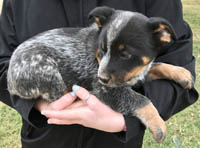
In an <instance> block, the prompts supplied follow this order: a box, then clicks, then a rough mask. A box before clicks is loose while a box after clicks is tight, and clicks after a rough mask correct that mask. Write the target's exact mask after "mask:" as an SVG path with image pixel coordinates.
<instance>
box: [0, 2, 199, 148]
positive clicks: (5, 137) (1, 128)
mask: <svg viewBox="0 0 200 148" xmlns="http://www.w3.org/2000/svg"><path fill="white" fill-rule="evenodd" d="M1 2H2V0H0V10H1ZM182 2H183V8H184V18H185V20H186V21H187V22H188V23H189V24H190V26H191V27H192V30H193V33H194V55H195V57H196V59H197V61H196V70H197V81H196V84H195V86H196V88H197V90H198V91H199V92H200V67H199V66H200V14H199V9H200V1H199V0H182ZM0 121H1V124H0V148H20V147H21V143H20V129H21V117H20V116H19V114H18V113H17V112H16V111H15V110H13V109H11V108H10V107H8V106H6V105H4V104H2V103H0ZM199 133H200V101H197V102H196V103H195V104H194V105H192V106H190V107H188V108H187V109H185V110H184V111H182V112H180V113H178V114H176V115H175V116H173V117H172V118H171V119H170V120H168V121H167V136H166V139H165V141H164V142H163V143H162V144H160V145H158V144H156V143H155V142H154V140H152V136H151V134H150V133H149V132H148V131H146V134H145V140H144V145H143V148H158V147H159V148H199V147H200V141H199V139H200V134H199Z"/></svg>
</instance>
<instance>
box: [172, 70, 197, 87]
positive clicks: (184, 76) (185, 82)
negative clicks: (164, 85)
mask: <svg viewBox="0 0 200 148" xmlns="http://www.w3.org/2000/svg"><path fill="white" fill-rule="evenodd" d="M174 72H175V73H177V76H176V79H175V80H176V82H177V83H178V84H180V85H181V86H182V87H183V88H185V89H191V88H192V87H193V86H194V78H193V76H192V74H191V72H190V71H189V70H187V69H185V68H182V67H177V68H176V70H175V71H174Z"/></svg>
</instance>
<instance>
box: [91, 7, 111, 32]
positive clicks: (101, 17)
mask: <svg viewBox="0 0 200 148" xmlns="http://www.w3.org/2000/svg"><path fill="white" fill-rule="evenodd" d="M114 11H115V9H113V8H110V7H107V6H103V7H97V8H94V9H93V10H92V11H91V12H90V13H89V15H88V18H89V19H91V18H94V19H95V22H96V23H97V25H98V27H99V28H102V26H103V25H104V24H105V23H106V21H107V19H108V17H110V16H111V15H112V14H113V12H114Z"/></svg>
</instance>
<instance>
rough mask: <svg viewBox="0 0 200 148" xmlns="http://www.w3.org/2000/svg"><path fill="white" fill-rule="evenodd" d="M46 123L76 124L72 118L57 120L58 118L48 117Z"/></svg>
mask: <svg viewBox="0 0 200 148" xmlns="http://www.w3.org/2000/svg"><path fill="white" fill-rule="evenodd" d="M47 122H48V124H57V125H72V124H78V123H76V122H75V121H73V120H59V119H54V118H52V119H48V120H47Z"/></svg>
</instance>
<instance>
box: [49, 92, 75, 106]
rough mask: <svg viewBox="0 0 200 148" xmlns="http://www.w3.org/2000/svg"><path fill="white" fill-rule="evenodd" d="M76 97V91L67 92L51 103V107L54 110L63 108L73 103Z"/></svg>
mask: <svg viewBox="0 0 200 148" xmlns="http://www.w3.org/2000/svg"><path fill="white" fill-rule="evenodd" d="M75 99H76V95H75V94H74V92H72V93H67V94H65V95H64V96H62V97H61V98H60V99H58V100H56V101H54V102H52V103H50V107H51V108H52V109H54V110H63V109H65V108H66V107H68V106H69V105H71V104H72V103H73V102H74V101H75Z"/></svg>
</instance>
